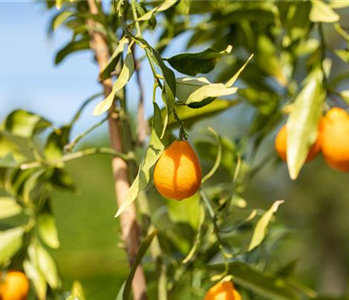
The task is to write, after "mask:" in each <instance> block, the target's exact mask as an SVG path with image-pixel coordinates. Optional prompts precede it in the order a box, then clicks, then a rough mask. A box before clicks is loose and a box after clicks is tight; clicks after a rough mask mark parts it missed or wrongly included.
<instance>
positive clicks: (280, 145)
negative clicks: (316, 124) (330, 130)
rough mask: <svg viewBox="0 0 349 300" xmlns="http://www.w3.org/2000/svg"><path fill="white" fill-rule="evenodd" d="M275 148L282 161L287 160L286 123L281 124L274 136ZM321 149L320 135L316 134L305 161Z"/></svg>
mask: <svg viewBox="0 0 349 300" xmlns="http://www.w3.org/2000/svg"><path fill="white" fill-rule="evenodd" d="M275 149H276V152H277V153H278V154H279V156H280V157H281V159H282V160H283V161H286V160H287V129H286V125H284V126H282V127H281V129H280V131H279V132H278V134H277V135H276V138H275ZM320 149H321V135H320V134H318V137H317V139H316V142H315V143H314V145H313V146H312V147H311V148H310V150H309V153H308V156H307V158H306V160H305V162H306V163H307V162H310V161H311V160H313V159H314V158H315V157H316V156H317V155H318V153H319V151H320Z"/></svg>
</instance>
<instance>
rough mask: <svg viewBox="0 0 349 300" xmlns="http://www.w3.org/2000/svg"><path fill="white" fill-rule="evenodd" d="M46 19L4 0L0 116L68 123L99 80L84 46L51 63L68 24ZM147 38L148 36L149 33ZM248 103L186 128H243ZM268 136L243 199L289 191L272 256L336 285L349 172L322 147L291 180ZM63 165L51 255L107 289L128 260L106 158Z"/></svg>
mask: <svg viewBox="0 0 349 300" xmlns="http://www.w3.org/2000/svg"><path fill="white" fill-rule="evenodd" d="M49 20H50V13H48V12H47V10H46V9H45V7H44V6H43V5H41V4H40V3H35V2H31V1H28V2H15V1H14V2H12V1H0V40H1V41H2V42H1V50H0V119H2V118H3V117H4V116H6V115H7V114H8V113H9V112H11V111H12V110H14V109H18V108H23V109H26V110H29V111H33V112H35V113H38V114H40V115H42V116H44V117H46V118H48V119H49V120H52V121H54V122H55V123H56V124H64V123H65V122H68V121H69V120H70V119H71V118H72V116H73V115H74V113H75V111H76V110H77V109H78V107H79V106H80V105H81V104H82V102H83V101H84V100H85V99H87V98H88V97H90V96H91V95H93V94H95V93H97V92H99V91H100V89H101V88H100V86H99V84H98V83H97V81H96V78H97V74H98V69H97V67H96V65H95V64H94V61H93V57H92V56H91V54H90V53H87V52H86V53H79V54H76V55H72V56H70V57H69V58H67V59H66V60H65V61H64V62H63V63H62V64H60V65H59V66H58V67H56V66H55V65H54V53H55V51H56V50H57V49H58V48H60V47H61V46H63V45H64V44H65V42H66V41H67V39H68V38H69V37H70V33H69V32H68V31H65V30H59V31H57V33H56V34H55V35H54V37H52V36H51V37H49V36H48V34H47V27H48V22H49ZM155 34H156V33H155ZM151 38H152V37H151V36H149V37H147V39H148V40H149V39H150V42H151ZM186 38H187V37H186V36H185V35H184V36H180V37H179V38H177V39H178V41H176V42H173V44H175V45H176V47H170V48H169V49H168V50H166V52H165V54H164V56H165V57H166V56H169V55H172V54H176V53H179V52H180V50H181V49H182V48H184V41H185V40H186ZM334 42H335V41H334ZM178 45H183V47H181V46H178ZM147 72H148V67H147V66H145V68H143V70H142V80H143V85H144V87H145V94H146V100H147V99H149V98H150V95H151V90H152V79H151V78H150V77H149V76H148V77H147V76H146V74H147ZM149 80H150V81H149ZM131 84H135V83H134V82H133V83H132V82H131ZM129 91H130V95H129V97H130V98H137V97H138V92H137V89H133V88H130V89H129ZM137 99H138V98H137ZM146 103H149V104H151V101H146ZM149 104H146V115H147V117H149V116H150V113H151V111H150V109H149ZM135 107H136V101H135V104H134V108H135ZM92 109H93V105H91V107H89V108H88V109H87V110H86V111H85V112H84V114H83V116H82V118H81V120H80V121H79V122H78V124H77V126H76V127H75V128H74V131H73V136H74V135H76V134H79V133H80V132H82V131H84V130H85V129H86V128H88V127H89V126H90V125H92V124H93V123H95V122H96V117H93V116H92ZM131 109H132V104H131ZM253 111H254V109H253V108H251V107H250V106H247V105H244V104H241V105H239V106H238V107H234V108H232V109H230V110H229V111H227V112H225V113H224V114H223V116H222V115H221V116H220V117H219V118H220V119H219V122H218V119H217V117H216V118H213V119H211V120H205V121H202V122H200V123H198V124H197V125H195V126H194V127H193V128H192V129H191V131H190V139H191V140H192V141H195V139H196V137H198V136H200V135H202V134H204V133H205V132H204V131H205V130H204V129H203V128H207V126H209V125H210V126H213V127H214V128H215V130H216V131H217V132H219V133H220V134H222V135H225V136H228V137H232V138H237V137H240V136H243V135H244V134H247V132H248V130H249V126H250V124H249V122H250V118H251V116H252V114H253ZM241 116H242V117H241ZM274 136H275V133H273V134H271V135H270V136H269V137H268V138H267V139H266V140H265V141H264V143H263V146H262V148H261V150H260V153H259V155H258V159H259V160H260V158H262V157H265V156H266V155H269V154H271V155H272V153H274V154H275V159H272V160H269V161H268V162H266V163H265V166H264V168H263V170H262V171H261V172H259V173H258V174H256V176H255V177H253V178H252V179H251V180H250V182H249V188H248V189H247V190H246V191H245V193H244V195H243V196H244V199H245V200H246V201H247V203H248V205H249V206H252V207H262V208H268V207H269V206H270V205H271V203H272V202H274V201H275V200H278V199H284V200H286V202H285V204H284V205H282V207H281V208H280V210H279V212H278V214H277V222H276V223H275V225H274V226H275V230H277V229H278V226H280V227H281V225H280V224H283V227H286V228H287V229H288V231H287V234H285V235H284V236H283V243H281V244H279V245H276V247H277V251H276V254H275V256H276V257H274V259H280V260H281V259H283V260H284V261H291V260H293V259H295V260H296V259H297V261H298V262H297V264H296V265H297V266H296V267H297V270H298V277H299V279H301V280H302V281H303V282H304V283H306V284H309V285H310V286H311V287H313V288H315V289H317V290H318V291H320V292H324V293H328V294H330V295H333V296H336V295H341V294H343V293H344V292H346V289H347V286H348V274H347V272H348V269H349V234H348V228H349V218H348V211H349V189H348V180H349V176H348V174H344V173H339V172H336V171H333V170H332V169H330V168H328V167H326V166H325V164H324V162H323V159H322V157H318V158H317V159H316V160H315V161H314V162H312V163H310V164H308V165H306V166H305V168H304V169H303V170H302V173H301V176H300V177H299V179H297V181H295V182H293V181H291V180H290V179H289V177H288V173H287V169H286V165H285V164H284V163H281V162H280V161H279V160H278V159H277V156H276V153H275V150H274V146H273V138H274ZM107 143H108V139H107V129H106V127H105V126H102V127H100V128H98V129H97V130H96V131H94V132H93V133H92V134H91V135H90V136H89V137H88V138H86V139H84V140H83V142H82V143H81V145H79V146H80V147H85V146H86V145H89V146H91V145H101V144H107ZM258 159H257V160H258ZM67 170H68V171H69V173H70V174H71V175H72V177H73V179H74V181H75V184H76V186H77V192H76V193H68V192H60V191H56V192H55V197H54V202H53V203H54V209H55V212H56V216H57V225H58V230H59V234H60V240H61V247H60V249H58V250H55V251H54V255H55V258H56V259H57V262H58V265H59V267H60V270H61V272H62V275H63V277H64V278H66V279H67V280H66V282H65V283H64V284H65V286H66V287H67V289H69V287H70V285H71V281H72V280H73V279H78V280H80V281H81V282H82V284H83V286H84V288H85V290H86V294H87V298H89V299H113V297H115V293H116V291H117V290H118V288H119V286H120V285H121V283H122V282H123V281H124V279H125V277H126V275H127V273H128V266H127V262H126V257H125V253H124V251H123V249H121V247H120V240H119V236H120V230H119V221H118V220H117V219H114V217H113V216H114V213H115V211H116V201H115V197H114V190H113V182H112V176H111V166H110V158H109V157H104V156H93V157H87V158H84V159H81V160H78V161H74V162H71V163H69V164H68V165H67ZM84 170H89V172H85V171H84ZM220 175H221V176H224V173H222V174H220ZM91 176H93V180H91ZM151 195H152V197H153V198H154V199H153V198H151V200H154V201H158V202H159V201H162V200H161V199H155V197H158V196H157V194H156V193H151ZM271 233H273V232H271ZM347 292H348V291H347ZM188 299H190V298H188Z"/></svg>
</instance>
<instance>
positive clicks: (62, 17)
mask: <svg viewBox="0 0 349 300" xmlns="http://www.w3.org/2000/svg"><path fill="white" fill-rule="evenodd" d="M73 15H74V12H72V11H66V10H65V11H62V12H60V13H59V14H57V15H56V16H55V17H54V18H53V20H52V24H51V28H50V31H51V32H53V31H55V30H57V28H58V27H59V26H61V25H62V24H63V23H64V22H65V21H66V20H67V19H68V18H70V17H71V16H73Z"/></svg>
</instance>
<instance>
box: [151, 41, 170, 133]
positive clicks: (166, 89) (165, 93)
mask: <svg viewBox="0 0 349 300" xmlns="http://www.w3.org/2000/svg"><path fill="white" fill-rule="evenodd" d="M147 45H148V48H147V51H148V53H149V55H150V58H151V59H152V60H153V61H154V62H155V63H156V64H157V65H158V66H159V68H160V69H161V72H162V75H163V77H164V86H163V88H162V93H161V96H162V100H163V102H164V103H165V104H166V116H165V121H164V126H163V130H162V134H161V136H160V137H161V138H162V137H163V136H164V134H165V131H166V128H167V125H168V121H169V119H170V116H171V115H172V113H173V107H174V104H175V97H176V77H175V75H174V73H173V71H172V70H171V69H169V68H168V67H167V66H166V65H165V63H164V62H163V60H162V58H161V56H160V54H159V53H158V52H157V51H155V50H154V49H153V48H151V47H150V46H149V44H147Z"/></svg>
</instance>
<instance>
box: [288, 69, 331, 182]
mask: <svg viewBox="0 0 349 300" xmlns="http://www.w3.org/2000/svg"><path fill="white" fill-rule="evenodd" d="M324 98H325V95H324V92H323V90H322V73H321V72H320V71H319V70H316V71H314V73H312V74H310V75H309V77H308V78H307V79H306V85H305V86H304V88H303V89H302V90H301V92H300V93H299V94H298V96H297V98H296V100H295V102H294V105H293V109H292V111H291V114H290V116H289V118H288V121H287V166H288V170H289V173H290V177H291V179H296V178H297V176H298V174H299V172H300V170H301V168H302V166H303V164H304V162H305V160H306V158H307V155H308V152H309V149H310V148H311V146H312V145H313V144H314V143H315V141H316V139H317V136H318V126H319V119H320V116H321V112H322V103H323V101H324Z"/></svg>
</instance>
